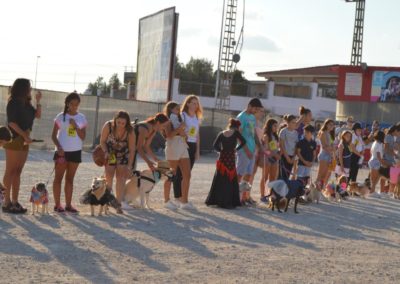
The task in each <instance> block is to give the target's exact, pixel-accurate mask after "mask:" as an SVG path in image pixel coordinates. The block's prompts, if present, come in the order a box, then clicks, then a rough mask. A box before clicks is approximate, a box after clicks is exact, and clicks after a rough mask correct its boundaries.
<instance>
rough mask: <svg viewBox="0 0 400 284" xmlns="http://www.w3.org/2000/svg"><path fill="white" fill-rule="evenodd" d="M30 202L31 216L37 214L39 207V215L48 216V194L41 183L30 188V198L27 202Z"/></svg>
mask: <svg viewBox="0 0 400 284" xmlns="http://www.w3.org/2000/svg"><path fill="white" fill-rule="evenodd" d="M29 201H30V202H31V205H32V206H31V207H32V208H31V209H32V212H31V214H32V215H35V212H36V213H39V206H42V208H41V209H42V210H41V213H42V215H43V214H45V213H46V214H49V210H48V204H49V194H48V191H47V188H46V185H45V184H44V183H42V182H39V183H37V184H35V186H34V187H33V188H32V191H31V198H30V200H29Z"/></svg>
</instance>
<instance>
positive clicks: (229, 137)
mask: <svg viewBox="0 0 400 284" xmlns="http://www.w3.org/2000/svg"><path fill="white" fill-rule="evenodd" d="M239 127H240V121H239V120H236V119H232V118H231V119H230V120H229V124H228V128H227V129H226V130H224V131H222V132H220V133H219V134H218V136H217V138H216V139H215V141H214V149H215V150H216V151H218V152H219V159H218V161H217V169H216V171H215V175H214V179H213V182H212V185H211V189H210V192H209V193H208V197H207V199H206V204H207V206H209V205H217V206H219V207H222V208H229V209H231V208H235V207H236V206H240V196H239V184H238V181H237V174H236V166H235V164H236V163H235V156H236V155H235V153H236V151H237V150H239V149H240V148H242V147H243V146H244V147H246V146H245V144H246V140H245V139H244V138H243V136H242V135H241V134H240V132H239V131H238V130H239ZM238 141H239V145H238Z"/></svg>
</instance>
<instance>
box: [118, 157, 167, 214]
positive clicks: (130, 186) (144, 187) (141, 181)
mask: <svg viewBox="0 0 400 284" xmlns="http://www.w3.org/2000/svg"><path fill="white" fill-rule="evenodd" d="M163 176H165V177H167V178H172V176H173V174H172V171H171V170H170V168H169V164H168V162H167V161H161V162H159V163H158V164H157V168H156V170H155V171H151V170H150V169H147V170H143V171H135V172H133V175H132V177H131V178H130V179H129V180H128V181H127V182H126V184H125V201H126V202H127V203H133V202H135V201H136V199H137V198H138V197H139V196H140V208H147V209H150V203H149V199H150V192H151V191H152V190H153V188H154V186H155V185H156V184H157V183H158V182H159V181H160V180H161V178H162V177H163Z"/></svg>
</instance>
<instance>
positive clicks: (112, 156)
mask: <svg viewBox="0 0 400 284" xmlns="http://www.w3.org/2000/svg"><path fill="white" fill-rule="evenodd" d="M116 163H117V157H116V156H115V154H114V153H110V155H109V156H108V164H109V165H115V164H116Z"/></svg>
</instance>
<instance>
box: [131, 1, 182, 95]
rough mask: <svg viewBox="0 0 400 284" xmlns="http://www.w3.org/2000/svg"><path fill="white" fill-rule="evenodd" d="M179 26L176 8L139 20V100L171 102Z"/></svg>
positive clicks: (137, 88) (137, 92)
mask: <svg viewBox="0 0 400 284" xmlns="http://www.w3.org/2000/svg"><path fill="white" fill-rule="evenodd" d="M177 25H178V14H176V13H175V7H172V8H168V9H165V10H162V11H160V12H157V13H155V14H152V15H149V16H147V17H144V18H141V19H140V20H139V40H138V57H137V81H136V82H137V85H136V99H137V100H140V101H150V102H157V103H161V102H166V101H168V100H169V99H170V97H171V90H172V79H173V71H174V70H173V68H174V60H175V52H176V36H177Z"/></svg>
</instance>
